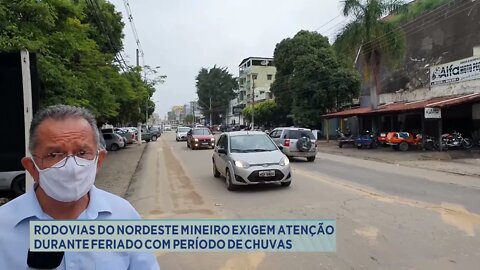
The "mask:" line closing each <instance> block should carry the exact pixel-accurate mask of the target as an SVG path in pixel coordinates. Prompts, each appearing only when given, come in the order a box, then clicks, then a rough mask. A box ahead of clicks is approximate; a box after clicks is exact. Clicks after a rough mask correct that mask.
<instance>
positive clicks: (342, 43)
mask: <svg viewBox="0 0 480 270" xmlns="http://www.w3.org/2000/svg"><path fill="white" fill-rule="evenodd" d="M343 3H344V4H343V11H342V12H343V15H344V16H345V17H352V18H353V20H352V21H351V22H350V23H348V24H347V25H346V26H345V27H344V28H343V29H342V31H341V32H340V33H339V34H338V35H337V39H336V40H335V48H336V50H337V51H338V52H339V53H341V54H343V55H349V56H350V60H353V59H354V58H355V62H356V61H357V58H360V57H361V58H362V61H363V62H362V64H363V67H362V69H363V72H364V78H365V80H366V81H369V82H370V84H371V88H370V99H371V105H372V107H373V108H376V107H377V105H378V93H379V92H380V67H381V64H382V62H385V63H387V64H389V65H395V64H396V63H398V62H399V60H400V59H403V55H404V51H405V37H404V34H403V32H402V31H401V29H400V28H399V27H397V26H396V25H394V24H393V23H392V22H390V21H389V18H388V16H387V15H390V14H394V13H396V12H400V11H402V10H404V7H405V5H404V3H403V1H401V0H363V1H361V0H345V1H344V2H343Z"/></svg>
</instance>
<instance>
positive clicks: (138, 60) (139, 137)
mask: <svg viewBox="0 0 480 270" xmlns="http://www.w3.org/2000/svg"><path fill="white" fill-rule="evenodd" d="M138 66H140V55H139V51H138V49H137V67H138ZM138 110H139V111H141V110H140V108H138ZM137 143H138V144H142V122H140V121H139V122H138V127H137Z"/></svg>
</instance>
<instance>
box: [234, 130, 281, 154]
mask: <svg viewBox="0 0 480 270" xmlns="http://www.w3.org/2000/svg"><path fill="white" fill-rule="evenodd" d="M230 140H231V146H230V147H231V149H230V151H232V152H237V153H244V152H264V151H275V150H277V147H276V146H275V144H274V143H273V142H272V140H270V139H269V138H268V137H267V135H264V134H261V135H238V136H232V137H230Z"/></svg>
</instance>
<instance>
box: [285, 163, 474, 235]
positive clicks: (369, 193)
mask: <svg viewBox="0 0 480 270" xmlns="http://www.w3.org/2000/svg"><path fill="white" fill-rule="evenodd" d="M294 174H299V175H302V176H304V177H306V178H310V179H313V180H315V181H317V182H322V183H326V184H329V185H331V186H333V187H336V188H340V189H343V190H346V191H349V192H353V193H356V194H360V195H363V196H364V197H367V198H370V199H374V200H377V201H380V202H384V203H391V204H395V203H396V204H402V205H407V206H410V207H415V208H420V209H426V210H430V211H434V212H437V213H438V214H439V216H440V219H441V220H442V222H444V223H445V224H448V225H450V226H453V227H455V228H456V229H458V230H460V231H463V232H464V233H465V234H466V235H468V236H472V237H473V236H475V232H476V229H479V228H480V215H479V214H475V213H472V212H469V211H468V210H466V209H465V207H464V206H463V205H455V204H451V203H446V202H442V203H441V204H433V203H428V202H424V201H417V200H411V199H407V198H404V197H399V196H393V195H390V194H386V193H381V192H379V191H377V190H374V189H369V188H365V187H364V186H356V185H354V184H350V183H346V180H342V179H339V178H335V177H331V176H325V175H322V174H320V173H318V172H309V171H306V170H303V169H298V168H295V169H294Z"/></svg>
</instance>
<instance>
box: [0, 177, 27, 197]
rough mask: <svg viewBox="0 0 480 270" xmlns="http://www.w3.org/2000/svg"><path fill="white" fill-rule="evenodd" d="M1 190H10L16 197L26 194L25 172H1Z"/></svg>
mask: <svg viewBox="0 0 480 270" xmlns="http://www.w3.org/2000/svg"><path fill="white" fill-rule="evenodd" d="M0 190H2V191H4V190H9V191H11V192H12V193H13V195H15V196H20V195H22V194H23V193H25V171H11V172H0Z"/></svg>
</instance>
